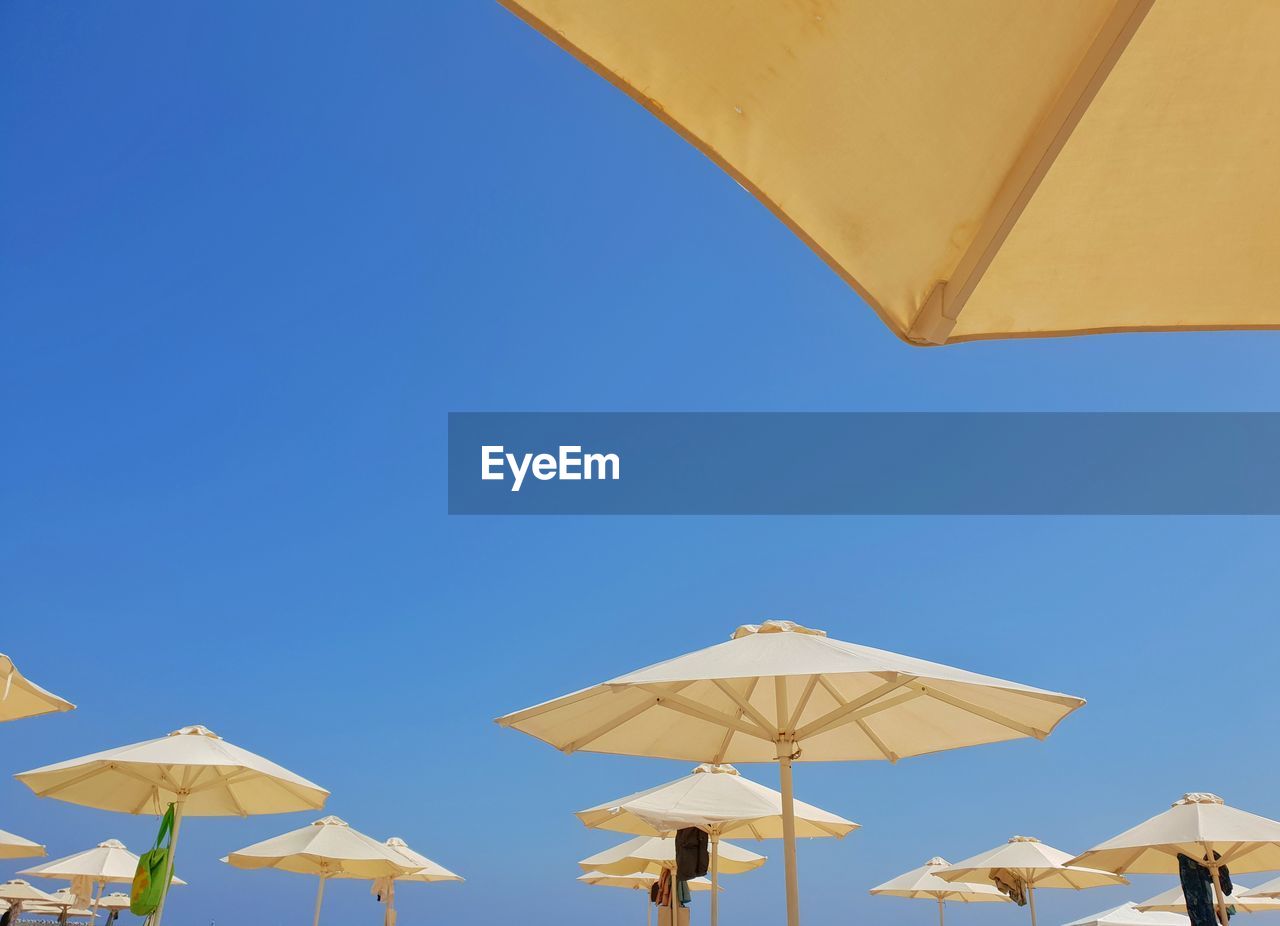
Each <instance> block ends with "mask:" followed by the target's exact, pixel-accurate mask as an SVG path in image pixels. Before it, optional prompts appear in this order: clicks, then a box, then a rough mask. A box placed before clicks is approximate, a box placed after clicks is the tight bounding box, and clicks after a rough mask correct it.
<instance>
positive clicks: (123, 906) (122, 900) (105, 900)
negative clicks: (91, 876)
mask: <svg viewBox="0 0 1280 926" xmlns="http://www.w3.org/2000/svg"><path fill="white" fill-rule="evenodd" d="M130 903H131V901H130V898H129V895H128V894H125V893H124V892H122V891H115V892H114V893H111V894H108V895H107V896H105V897H99V898H98V909H99V910H128V909H129V904H130Z"/></svg>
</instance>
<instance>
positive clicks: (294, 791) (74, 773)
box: [16, 726, 329, 926]
mask: <svg viewBox="0 0 1280 926" xmlns="http://www.w3.org/2000/svg"><path fill="white" fill-rule="evenodd" d="M16 777H17V779H18V780H19V781H21V782H22V783H23V784H25V785H26V786H27V787H29V788H30V789H31V790H32V791H34V792H35V793H36V794H37V795H38V796H40V797H52V798H56V799H57V800H60V801H67V802H68V803H71V804H80V805H82V806H85V807H96V808H98V809H99V810H113V811H116V812H119V813H131V814H143V813H156V814H158V813H161V812H162V811H163V810H164V809H165V807H166V806H167V805H168V804H170V803H172V804H173V805H174V811H175V813H174V827H173V838H172V847H173V851H171V852H170V853H169V876H170V877H172V875H173V859H174V855H175V854H176V852H177V846H178V835H179V830H180V828H181V825H182V819H183V817H184V816H197V817H230V816H241V817H243V816H249V815H250V814H267V813H292V812H294V811H298V810H316V809H319V808H320V807H323V806H324V802H325V800H326V799H327V798H328V796H329V792H328V791H326V790H325V789H324V788H322V787H320V786H319V785H317V784H314V783H312V782H310V781H308V780H307V779H305V778H303V777H302V776H301V775H296V774H294V773H293V772H291V771H289V770H288V769H286V768H283V767H281V766H279V765H276V764H275V763H274V762H271V761H270V760H268V759H264V758H263V757H262V756H259V755H256V754H255V753H252V752H249V750H247V749H242V748H240V747H239V746H235V745H233V744H231V743H228V742H227V741H226V740H224V739H223V738H222V737H220V736H218V735H217V734H216V733H214V732H213V731H212V730H210V729H208V728H207V727H202V726H191V727H183V728H182V729H180V730H174V731H173V732H172V733H170V734H169V735H168V736H162V737H160V738H159V739H154V740H147V741H146V742H142V743H134V744H132V745H129V746H120V747H117V748H115V749H107V750H104V751H103V752H96V753H93V754H91V755H87V756H82V757H81V758H79V759H70V760H68V761H66V762H58V763H55V764H53V765H46V766H44V767H43V768H37V769H32V770H31V771H29V772H22V773H21V774H19V775H17V776H16ZM165 896H167V891H166V893H165V895H163V896H162V898H161V901H160V908H159V909H158V910H157V911H156V913H155V915H154V916H153V917H152V920H151V924H150V926H160V921H161V917H162V915H163V913H164V897H165Z"/></svg>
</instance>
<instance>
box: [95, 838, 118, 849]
mask: <svg viewBox="0 0 1280 926" xmlns="http://www.w3.org/2000/svg"><path fill="white" fill-rule="evenodd" d="M98 848H99V849H123V848H124V843H122V842H121V841H120V840H119V839H104V840H103V841H102V842H100V843H98Z"/></svg>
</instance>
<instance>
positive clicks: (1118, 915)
mask: <svg viewBox="0 0 1280 926" xmlns="http://www.w3.org/2000/svg"><path fill="white" fill-rule="evenodd" d="M1190 924H1191V920H1190V919H1188V918H1187V917H1186V916H1184V915H1182V914H1180V913H1169V912H1148V911H1143V910H1139V909H1138V905H1137V904H1133V903H1123V904H1121V905H1120V906H1118V907H1112V908H1111V909H1110V910H1104V911H1103V912H1102V913H1095V914H1094V915H1093V916H1086V917H1083V918H1082V919H1078V920H1073V921H1072V922H1070V923H1067V924H1066V926H1190Z"/></svg>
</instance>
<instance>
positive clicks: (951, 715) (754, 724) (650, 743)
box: [498, 621, 1084, 926]
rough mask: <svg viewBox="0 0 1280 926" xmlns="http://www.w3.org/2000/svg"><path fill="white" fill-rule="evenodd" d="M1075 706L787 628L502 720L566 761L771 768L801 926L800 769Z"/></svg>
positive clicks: (886, 755)
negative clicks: (585, 758) (653, 760)
mask: <svg viewBox="0 0 1280 926" xmlns="http://www.w3.org/2000/svg"><path fill="white" fill-rule="evenodd" d="M1083 704H1084V701H1083V700H1081V699H1080V698H1075V697H1072V696H1070V695H1064V694H1058V693H1055V692H1051V691H1043V690H1041V689H1039V688H1032V687H1030V686H1027V685H1022V684H1019V683H1017V682H1009V681H1004V680H1003V679H998V678H991V677H989V676H985V675H978V674H976V673H974V672H966V671H965V670H963V669H955V668H952V667H950V666H944V665H940V664H938V663H933V662H926V661H925V660H923V659H915V658H913V657H910V656H902V655H899V654H897V653H891V652H887V651H885V650H879V649H873V648H871V647H867V646H859V645H857V644H854V643H844V642H841V641H839V640H834V639H832V638H830V637H828V636H827V635H826V633H825V632H824V631H821V630H813V629H810V628H807V627H802V626H800V625H799V624H795V623H792V622H791V621H766V622H765V623H763V624H759V625H754V624H749V625H745V626H742V627H739V628H738V629H737V630H736V631H735V632H734V633H733V635H732V637H731V638H730V639H729V640H728V641H727V642H725V643H720V644H718V645H716V646H711V647H708V648H706V649H702V650H698V651H697V652H693V653H689V654H687V655H684V656H679V657H676V658H675V659H670V660H667V661H666V662H662V663H658V664H657V665H654V666H649V667H648V668H645V669H640V670H638V671H636V672H632V673H629V674H627V675H622V676H619V677H617V678H614V679H610V680H609V681H607V682H603V683H601V684H598V685H595V686H593V687H591V688H585V689H583V690H581V691H578V692H575V693H573V694H570V695H566V696H564V697H561V698H557V699H555V700H553V701H547V702H545V703H543V704H539V705H536V706H535V707H531V708H527V709H526V710H522V711H517V712H515V713H514V714H508V715H507V716H505V717H501V718H499V719H498V723H500V724H502V725H503V726H508V727H514V728H515V729H517V730H520V731H522V732H524V733H528V734H529V735H531V736H534V737H537V738H538V739H540V740H543V741H544V742H547V743H550V744H551V745H553V746H555V747H556V748H557V749H560V750H562V751H563V752H567V753H568V752H576V751H586V752H603V753H614V754H618V755H635V756H653V757H657V758H668V759H686V760H692V761H694V762H709V763H712V764H720V763H723V762H771V761H776V762H777V763H778V767H779V780H780V783H781V792H782V826H783V855H784V861H785V865H786V875H787V877H786V881H787V910H788V914H787V917H788V924H789V926H799V893H798V878H797V873H796V862H795V835H796V830H795V826H796V823H795V818H794V811H793V806H794V791H793V785H792V773H791V765H792V763H793V762H795V761H809V762H819V761H852V760H860V759H887V760H889V761H897V760H898V759H902V758H906V757H908V756H916V755H923V754H925V753H931V752H941V751H943V750H946V749H957V748H960V747H962V746H976V745H979V744H982V743H995V742H1003V741H1005V740H1013V739H1021V738H1025V737H1032V738H1035V739H1043V738H1044V737H1046V736H1048V735H1049V733H1050V732H1051V731H1052V730H1053V729H1054V727H1056V726H1057V724H1058V723H1059V722H1060V721H1061V720H1062V718H1064V717H1065V716H1066V715H1067V714H1069V713H1071V712H1072V711H1074V710H1075V709H1076V708H1078V707H1080V706H1081V705H1083Z"/></svg>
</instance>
